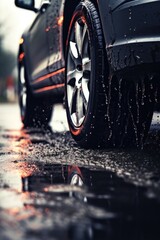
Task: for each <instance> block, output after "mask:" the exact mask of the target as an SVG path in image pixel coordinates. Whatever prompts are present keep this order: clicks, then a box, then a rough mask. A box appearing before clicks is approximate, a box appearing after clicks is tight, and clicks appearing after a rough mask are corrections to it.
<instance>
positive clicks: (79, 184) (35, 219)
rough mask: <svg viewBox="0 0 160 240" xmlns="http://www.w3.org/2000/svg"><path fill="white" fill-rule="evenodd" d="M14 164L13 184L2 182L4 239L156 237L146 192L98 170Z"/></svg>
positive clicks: (158, 215) (152, 200) (152, 202)
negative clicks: (15, 179)
mask: <svg viewBox="0 0 160 240" xmlns="http://www.w3.org/2000/svg"><path fill="white" fill-rule="evenodd" d="M17 164H18V166H16V170H15V171H18V170H19V173H21V174H19V175H14V176H15V178H17V181H15V182H17V185H16V184H14V185H12V184H11V183H9V182H8V183H7V184H6V179H5V178H3V179H1V181H4V182H3V185H5V184H6V185H7V188H5V187H4V188H1V198H0V216H1V217H0V221H1V223H2V224H1V226H0V230H1V233H0V235H1V236H2V237H3V238H2V239H28V238H29V239H75V240H79V239H83V240H85V239H98V240H99V239H100V240H101V239H155V238H153V237H152V238H150V237H151V236H152V235H151V234H155V233H157V234H158V233H159V220H160V208H159V201H158V200H157V199H156V197H155V196H154V195H153V194H152V195H151V193H149V190H148V189H147V188H144V187H138V186H135V185H133V184H130V183H127V182H125V181H124V180H123V179H122V178H120V177H117V176H116V174H115V173H112V172H110V171H105V170H102V169H90V168H86V167H78V166H76V165H63V164H41V163H39V164H38V163H36V165H35V166H34V167H33V166H32V170H30V168H31V166H30V165H28V166H27V164H26V163H25V162H21V163H20V164H19V163H17ZM27 169H28V171H27ZM23 170H25V173H24V172H23ZM29 170H30V171H29ZM13 173H14V170H13ZM13 173H12V174H13ZM8 175H9V173H8ZM8 178H9V176H8ZM8 178H7V179H8ZM11 179H12V176H11ZM13 219H14V222H16V223H15V224H13ZM11 222H12V226H11V227H10V228H9V229H8V227H9V226H8V225H9V223H11ZM15 230H16V231H17V232H16V233H14V236H15V237H13V236H12V234H11V233H13V232H14V231H15ZM153 230H154V231H153ZM8 232H9V233H8ZM53 236H54V237H53ZM154 236H155V235H154Z"/></svg>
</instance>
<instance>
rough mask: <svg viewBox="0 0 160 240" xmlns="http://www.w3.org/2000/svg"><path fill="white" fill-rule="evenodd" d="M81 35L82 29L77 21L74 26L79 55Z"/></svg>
mask: <svg viewBox="0 0 160 240" xmlns="http://www.w3.org/2000/svg"><path fill="white" fill-rule="evenodd" d="M82 34H83V28H82V26H81V25H80V23H79V22H78V21H77V22H76V24H75V41H76V45H77V49H78V52H79V54H80V55H81V53H82V42H83V39H82V36H83V35H82Z"/></svg>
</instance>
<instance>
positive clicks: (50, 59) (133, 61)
mask: <svg viewBox="0 0 160 240" xmlns="http://www.w3.org/2000/svg"><path fill="white" fill-rule="evenodd" d="M92 1H93V2H94V4H95V5H96V7H97V8H98V11H99V15H100V20H101V23H102V29H103V34H104V38H105V47H106V53H107V56H108V63H106V65H107V66H108V64H109V69H111V70H113V71H114V72H117V71H123V70H127V69H130V68H133V67H134V68H138V69H139V67H142V66H144V67H146V66H147V64H150V66H151V65H153V67H155V66H156V63H159V62H160V37H159V21H160V10H159V9H160V1H157V0H105V1H98V0H97V1H96V0H92ZM15 2H17V1H15ZM44 2H45V1H43V2H42V5H43V4H44ZM79 2H80V0H76V1H74V0H51V1H50V4H48V5H47V7H45V9H43V11H42V8H40V10H39V11H38V13H37V16H36V18H35V21H34V22H33V24H32V26H31V27H30V29H29V30H28V31H26V32H25V33H24V34H23V38H24V44H23V46H21V47H20V53H21V52H23V51H24V52H25V61H26V63H27V64H26V65H27V72H28V79H29V84H30V85H31V88H32V91H33V92H34V93H38V92H39V93H41V94H42V93H43V92H45V91H43V90H45V89H46V87H47V90H49V88H48V87H49V86H58V85H59V84H60V88H59V87H55V88H54V89H53V87H52V91H53V93H54V94H55V93H57V94H60V95H63V90H64V89H63V86H62V85H61V84H63V83H64V71H63V70H64V68H65V45H66V38H67V33H68V29H69V24H70V19H71V17H72V14H73V11H74V9H75V7H76V6H77V4H78V3H79ZM59 70H60V71H59ZM61 70H62V71H61ZM54 72H55V74H53V73H54ZM47 74H49V75H47ZM46 92H47V93H48V92H50V91H46Z"/></svg>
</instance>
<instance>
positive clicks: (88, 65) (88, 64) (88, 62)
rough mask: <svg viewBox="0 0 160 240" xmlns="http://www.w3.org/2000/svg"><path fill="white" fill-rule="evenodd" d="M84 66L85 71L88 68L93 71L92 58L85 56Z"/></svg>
mask: <svg viewBox="0 0 160 240" xmlns="http://www.w3.org/2000/svg"><path fill="white" fill-rule="evenodd" d="M82 66H83V70H84V71H86V70H88V71H91V59H90V58H89V57H86V58H83V59H82Z"/></svg>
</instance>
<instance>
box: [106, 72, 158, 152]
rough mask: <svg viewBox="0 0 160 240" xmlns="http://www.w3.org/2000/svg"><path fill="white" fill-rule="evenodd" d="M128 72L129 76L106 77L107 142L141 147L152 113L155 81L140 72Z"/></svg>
mask: <svg viewBox="0 0 160 240" xmlns="http://www.w3.org/2000/svg"><path fill="white" fill-rule="evenodd" d="M129 74H130V75H129V76H133V77H128V76H127V77H126V76H124V75H121V76H114V77H111V78H110V83H109V98H108V99H109V101H108V103H109V104H108V111H107V112H108V122H109V128H110V129H111V134H110V139H109V141H110V142H111V144H112V146H115V147H133V146H136V147H138V148H141V149H142V148H143V145H144V142H145V139H146V137H147V134H148V131H149V128H150V124H151V120H152V116H153V111H154V104H155V89H156V83H154V81H153V79H150V78H149V76H146V75H144V74H143V73H139V74H137V75H135V73H131V72H130V73H129ZM140 76H141V77H140Z"/></svg>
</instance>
